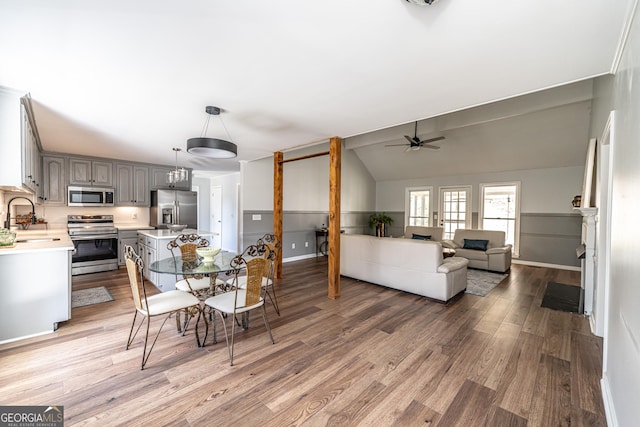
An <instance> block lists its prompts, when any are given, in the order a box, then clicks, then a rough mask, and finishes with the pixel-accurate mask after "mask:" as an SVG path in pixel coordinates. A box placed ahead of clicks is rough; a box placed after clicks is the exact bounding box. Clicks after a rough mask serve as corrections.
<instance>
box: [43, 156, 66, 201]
mask: <svg viewBox="0 0 640 427" xmlns="http://www.w3.org/2000/svg"><path fill="white" fill-rule="evenodd" d="M65 171H66V169H65V158H64V157H61V156H51V155H44V156H42V175H43V180H42V182H43V185H42V190H43V191H42V199H41V200H42V202H43V203H44V204H46V205H52V206H56V205H59V206H62V205H64V204H65V203H66V195H67V194H66V191H65V189H66V181H65V176H66V174H65Z"/></svg>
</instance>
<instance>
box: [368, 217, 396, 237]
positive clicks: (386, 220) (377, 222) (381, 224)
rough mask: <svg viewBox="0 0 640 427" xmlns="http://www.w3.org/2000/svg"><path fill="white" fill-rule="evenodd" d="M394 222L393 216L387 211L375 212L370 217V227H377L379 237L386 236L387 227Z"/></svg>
mask: <svg viewBox="0 0 640 427" xmlns="http://www.w3.org/2000/svg"><path fill="white" fill-rule="evenodd" d="M392 223H393V218H391V217H390V216H389V215H387V214H386V213H384V212H382V213H375V214H371V216H370V217H369V227H371V228H375V229H376V236H377V237H384V236H385V227H386V226H387V225H391V224H392Z"/></svg>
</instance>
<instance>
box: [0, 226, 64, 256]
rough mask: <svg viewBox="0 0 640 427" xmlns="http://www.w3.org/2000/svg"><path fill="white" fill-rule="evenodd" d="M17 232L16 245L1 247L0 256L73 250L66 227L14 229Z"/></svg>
mask: <svg viewBox="0 0 640 427" xmlns="http://www.w3.org/2000/svg"><path fill="white" fill-rule="evenodd" d="M12 231H15V232H16V245H15V246H14V247H13V248H6V247H3V248H0V256H2V255H15V254H21V253H31V252H40V251H41V252H45V251H71V250H73V249H74V246H73V242H72V241H71V238H70V237H69V233H67V230H66V229H54V230H12ZM55 238H57V239H60V240H56V241H39V242H38V241H34V242H24V243H22V242H18V240H22V239H34V240H36V239H55Z"/></svg>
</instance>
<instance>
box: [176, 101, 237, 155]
mask: <svg viewBox="0 0 640 427" xmlns="http://www.w3.org/2000/svg"><path fill="white" fill-rule="evenodd" d="M205 111H206V112H207V114H209V115H208V116H207V120H205V122H204V126H203V128H202V136H200V137H197V138H189V139H188V140H187V152H188V153H190V154H195V155H196V156H203V157H211V158H214V159H232V158H234V157H236V156H237V155H238V146H237V145H236V144H234V143H233V142H230V141H226V140H224V139H218V138H208V137H207V136H206V134H207V129H208V128H209V120H210V119H211V116H219V115H220V112H221V110H220V108H218V107H213V106H210V105H209V106H207V107H206V108H205ZM220 122H221V123H222V127H224V130H225V132H226V133H227V136H228V137H229V139H231V136H230V135H229V131H228V130H227V127H226V126H225V125H224V122H223V121H222V117H220Z"/></svg>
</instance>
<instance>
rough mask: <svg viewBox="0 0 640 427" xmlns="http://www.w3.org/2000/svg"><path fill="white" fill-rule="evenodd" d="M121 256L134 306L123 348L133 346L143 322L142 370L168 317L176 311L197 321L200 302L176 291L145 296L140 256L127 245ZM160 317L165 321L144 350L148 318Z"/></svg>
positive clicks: (147, 331)
mask: <svg viewBox="0 0 640 427" xmlns="http://www.w3.org/2000/svg"><path fill="white" fill-rule="evenodd" d="M124 257H125V262H126V265H127V273H128V275H129V284H130V285H131V293H132V296H133V303H134V306H135V312H134V315H133V322H132V323H131V331H130V332H129V339H128V340H127V347H126V349H127V350H129V347H131V345H132V344H133V340H134V339H135V337H136V335H137V334H138V331H139V330H140V328H141V327H142V325H143V324H144V323H145V320H146V331H145V336H144V347H143V349H142V365H141V368H140V369H144V367H145V365H146V364H147V361H148V360H149V356H150V355H151V351H152V350H153V347H154V346H155V344H156V341H157V340H158V336H159V335H160V331H161V330H162V327H163V326H164V324H165V323H166V322H167V320H168V319H169V318H170V317H171V315H172V314H176V315H177V314H178V313H180V312H187V313H188V315H189V316H193V315H196V314H197V315H198V319H199V318H200V313H201V309H200V300H199V299H198V298H197V297H196V296H195V295H193V294H191V293H188V292H182V291H178V290H175V291H167V292H162V293H159V294H155V295H147V290H146V287H145V281H144V276H143V274H142V272H143V270H144V263H143V261H142V258H140V256H138V254H136V253H135V251H134V250H133V248H132V247H131V246H129V245H125V247H124ZM138 314H141V315H142V316H143V318H142V321H141V322H140V324H139V325H138V327H137V328H136V329H135V333H134V328H135V325H136V318H137V316H138ZM163 315H166V318H165V319H164V321H163V322H162V324H161V325H160V328H159V329H158V333H157V334H156V336H155V338H154V340H153V342H152V343H151V347H150V348H149V350H148V351H147V347H148V341H149V328H150V325H151V318H152V317H155V316H163ZM183 334H184V333H183ZM196 337H197V333H196ZM198 341H199V338H198ZM198 345H200V342H198Z"/></svg>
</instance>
